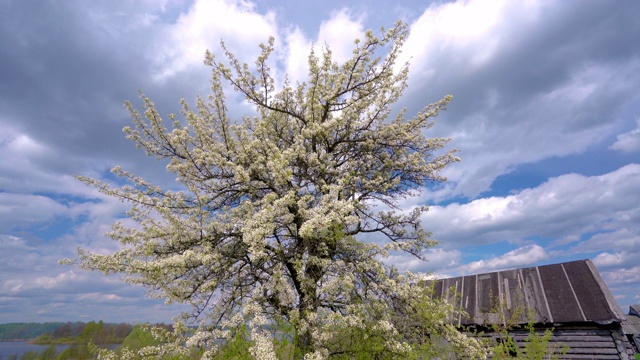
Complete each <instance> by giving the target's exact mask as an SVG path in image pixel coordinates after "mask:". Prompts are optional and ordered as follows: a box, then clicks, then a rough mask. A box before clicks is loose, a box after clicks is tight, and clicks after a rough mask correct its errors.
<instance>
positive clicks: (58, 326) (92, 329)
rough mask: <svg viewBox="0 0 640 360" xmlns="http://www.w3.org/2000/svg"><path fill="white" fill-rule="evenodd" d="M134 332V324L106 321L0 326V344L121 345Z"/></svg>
mask: <svg viewBox="0 0 640 360" xmlns="http://www.w3.org/2000/svg"><path fill="white" fill-rule="evenodd" d="M131 330H133V325H131V324H125V323H121V324H111V323H104V322H102V321H98V322H95V321H91V322H88V323H85V322H73V323H72V322H66V323H63V322H53V323H9V324H0V340H34V342H35V343H37V344H86V343H88V342H89V341H91V342H93V343H94V344H119V343H121V342H122V341H123V340H124V339H125V338H126V337H127V336H128V335H129V334H130V333H131Z"/></svg>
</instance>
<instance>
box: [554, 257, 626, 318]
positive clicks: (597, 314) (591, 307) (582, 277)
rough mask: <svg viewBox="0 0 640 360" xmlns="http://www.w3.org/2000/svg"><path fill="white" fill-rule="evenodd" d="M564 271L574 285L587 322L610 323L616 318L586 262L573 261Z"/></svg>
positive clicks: (565, 266) (565, 265)
mask: <svg viewBox="0 0 640 360" xmlns="http://www.w3.org/2000/svg"><path fill="white" fill-rule="evenodd" d="M564 269H565V271H566V272H567V275H568V277H569V281H571V284H572V285H573V290H574V291H575V293H576V297H577V298H578V301H579V302H580V306H581V307H582V311H583V312H584V314H585V316H586V318H587V320H591V321H610V320H612V319H615V318H616V315H615V314H614V313H613V311H612V310H611V307H610V306H609V302H608V301H607V298H606V297H605V295H604V293H603V291H602V289H601V288H600V284H598V282H597V281H596V279H595V278H594V275H593V273H592V272H591V269H590V268H589V266H588V265H587V263H586V262H584V261H573V262H569V263H565V264H564Z"/></svg>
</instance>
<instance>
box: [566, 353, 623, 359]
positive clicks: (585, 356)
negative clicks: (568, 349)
mask: <svg viewBox="0 0 640 360" xmlns="http://www.w3.org/2000/svg"><path fill="white" fill-rule="evenodd" d="M560 358H561V359H600V360H620V356H619V355H617V354H616V355H604V354H600V355H598V357H597V358H594V357H593V356H592V355H589V354H565V355H562V356H561V357H560Z"/></svg>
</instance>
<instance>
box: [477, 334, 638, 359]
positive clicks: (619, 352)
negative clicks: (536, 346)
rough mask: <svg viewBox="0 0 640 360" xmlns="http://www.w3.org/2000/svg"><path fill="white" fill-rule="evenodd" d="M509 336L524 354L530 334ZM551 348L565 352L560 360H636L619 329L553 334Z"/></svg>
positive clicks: (494, 335) (494, 337) (493, 337)
mask: <svg viewBox="0 0 640 360" xmlns="http://www.w3.org/2000/svg"><path fill="white" fill-rule="evenodd" d="M544 332H545V329H536V330H535V333H536V334H537V335H538V336H540V337H542V336H544ZM508 334H509V336H511V338H512V339H513V340H514V342H515V343H516V345H517V346H518V347H519V348H520V350H521V351H523V350H524V349H525V345H526V343H527V338H528V337H529V331H527V330H511V331H508ZM481 337H483V338H492V339H493V341H494V342H495V343H496V344H497V343H498V341H499V340H498V338H499V337H500V336H499V335H498V334H496V333H492V332H489V333H485V334H483V335H481ZM549 345H550V346H551V347H552V348H553V349H555V350H556V353H557V354H560V353H561V350H563V349H564V350H566V352H565V353H564V355H560V359H602V360H613V359H616V360H633V359H634V355H633V354H634V349H633V348H632V345H631V344H630V343H629V341H628V340H627V339H626V338H625V337H624V335H622V333H621V332H620V331H619V330H617V329H596V328H592V329H589V328H575V329H560V330H553V335H552V336H551V339H550V340H549Z"/></svg>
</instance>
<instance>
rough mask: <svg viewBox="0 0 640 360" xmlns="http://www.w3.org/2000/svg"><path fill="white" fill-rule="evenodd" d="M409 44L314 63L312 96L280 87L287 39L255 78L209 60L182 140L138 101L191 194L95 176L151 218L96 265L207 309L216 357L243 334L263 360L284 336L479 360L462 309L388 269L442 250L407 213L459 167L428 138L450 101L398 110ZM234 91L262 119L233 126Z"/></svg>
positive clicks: (202, 336)
mask: <svg viewBox="0 0 640 360" xmlns="http://www.w3.org/2000/svg"><path fill="white" fill-rule="evenodd" d="M407 33H408V30H407V27H406V25H405V24H402V23H398V24H396V25H395V26H394V27H393V28H391V29H390V30H388V31H384V30H383V32H382V34H381V35H380V37H376V36H374V35H373V33H372V32H367V33H366V36H365V38H364V39H363V40H362V41H356V42H355V46H354V50H353V56H352V57H351V58H350V59H349V60H348V61H346V62H345V63H344V64H341V65H340V64H337V63H336V62H335V61H333V60H332V56H331V51H330V50H329V49H323V50H322V52H321V54H317V53H315V52H311V54H310V55H309V57H308V65H309V73H308V80H307V82H304V83H296V84H291V83H290V82H289V81H288V80H287V79H285V80H284V81H283V82H282V84H279V85H277V84H276V81H274V79H273V77H272V76H271V71H270V68H269V66H268V64H269V62H268V59H269V56H270V54H271V53H272V51H273V50H274V41H273V39H271V40H270V41H269V42H268V43H267V44H263V45H261V49H262V51H261V54H260V56H259V57H258V59H257V61H256V62H255V67H249V66H248V65H247V64H242V63H241V62H240V61H239V60H238V59H236V57H235V56H234V55H233V54H231V53H230V52H228V51H226V50H225V51H226V55H227V57H226V64H225V63H224V62H221V61H219V60H218V59H217V58H215V57H214V56H213V55H211V54H210V53H208V52H207V54H206V58H205V63H206V64H207V65H208V66H210V67H211V69H212V72H213V75H212V81H211V83H212V86H211V90H212V93H211V95H210V96H209V97H208V99H201V98H199V99H198V100H197V103H196V105H195V108H194V109H192V108H191V107H190V106H189V105H188V104H187V103H186V102H185V101H182V115H183V117H184V119H181V120H178V119H177V117H176V116H173V115H171V116H169V118H170V120H171V125H170V127H169V128H168V127H167V126H166V125H165V123H163V121H162V119H161V117H160V115H159V114H158V112H157V111H156V108H155V106H154V104H153V102H152V101H151V100H150V99H148V98H146V97H144V96H143V97H142V99H143V102H144V111H143V113H140V112H138V111H137V110H136V109H135V108H134V107H133V106H132V105H131V104H130V103H127V107H128V109H129V111H130V112H131V116H132V118H133V123H134V126H133V127H127V128H125V129H124V131H125V133H126V135H127V137H128V138H129V139H130V140H132V141H133V142H135V143H136V145H137V146H138V147H140V148H142V149H144V150H145V151H146V153H147V154H148V155H150V156H155V157H157V158H160V159H166V160H167V161H168V166H167V170H168V171H170V172H172V173H174V174H175V175H176V176H177V181H178V183H179V184H180V188H181V189H182V190H181V191H168V190H164V189H162V188H161V187H159V186H156V185H153V184H151V183H149V182H147V181H146V180H145V179H142V178H140V177H137V176H135V175H134V174H131V173H129V172H127V171H125V170H123V169H121V168H120V167H116V168H114V169H113V172H114V173H116V174H117V175H119V176H121V177H123V178H125V179H126V180H128V183H129V185H126V186H122V187H114V186H110V185H109V184H107V183H105V182H103V181H99V180H96V179H91V178H87V177H79V178H80V180H81V181H83V182H85V183H87V184H89V185H91V186H94V187H96V188H98V189H99V190H100V191H101V192H103V193H105V194H107V195H110V196H114V197H116V198H119V199H121V200H123V201H125V202H128V203H130V204H131V210H130V212H129V217H130V219H132V220H134V221H135V222H137V226H134V227H129V226H125V225H123V224H120V223H117V224H115V225H114V226H113V230H112V231H111V232H110V234H109V235H110V236H111V237H112V238H113V239H115V240H117V241H119V242H120V243H121V244H122V245H123V246H122V247H121V249H120V250H119V251H117V252H115V253H112V254H109V255H98V254H93V253H90V252H87V251H83V250H80V251H79V259H78V262H79V264H80V266H81V267H83V268H85V269H90V270H98V271H102V272H105V273H123V274H125V275H126V280H127V281H129V282H131V283H134V284H142V285H144V286H146V287H147V288H148V289H149V291H150V294H151V295H152V296H156V297H161V298H165V299H167V300H168V301H171V302H180V303H188V304H191V305H192V307H193V312H192V313H191V314H188V315H189V316H192V317H194V318H195V319H197V320H198V321H199V323H200V324H201V325H200V328H199V330H198V332H197V333H196V334H195V335H193V336H191V337H190V338H189V340H188V345H190V346H191V345H193V346H199V347H202V348H203V349H207V352H205V353H204V355H205V356H206V355H208V354H209V355H210V354H215V351H216V349H217V345H218V344H219V343H220V341H219V339H221V338H229V337H231V336H233V334H234V329H237V328H238V326H240V325H242V326H247V328H248V329H249V330H250V339H251V343H252V346H251V349H250V351H251V354H252V355H253V356H254V357H256V358H261V359H262V358H264V359H269V358H275V352H274V349H273V341H272V340H273V334H271V333H270V332H269V331H270V329H273V328H274V327H275V326H276V325H277V324H287V325H288V326H292V327H293V328H294V329H295V330H294V339H295V341H294V345H295V347H296V351H297V354H299V355H301V356H303V355H304V356H305V357H306V358H326V357H331V356H338V355H340V356H347V357H348V356H349V351H356V350H349V349H353V346H351V345H349V344H345V341H346V340H345V339H346V338H347V337H345V334H351V335H353V334H360V335H362V334H368V335H366V336H373V337H377V338H379V339H380V342H379V344H380V346H379V349H378V350H376V351H379V354H386V355H385V356H391V357H394V356H396V355H397V356H402V354H408V353H410V352H411V351H412V349H414V350H415V349H416V346H424V345H425V342H426V341H428V340H429V339H433V338H434V335H437V336H440V337H441V338H442V339H444V340H443V341H445V342H447V343H449V344H453V345H454V346H457V347H459V348H460V349H467V350H465V351H467V352H468V354H467V356H475V355H473V353H472V350H468V349H475V348H473V346H470V344H471V345H474V346H475V345H477V344H476V343H474V342H473V340H469V339H465V338H464V336H462V335H460V333H458V332H457V331H454V330H452V329H453V328H452V327H450V326H449V325H447V324H448V323H447V322H446V317H447V316H450V315H451V313H453V312H455V309H452V308H448V307H447V305H446V304H444V303H439V302H437V301H436V300H430V298H429V297H428V296H418V297H416V292H420V293H422V292H424V291H423V290H417V289H416V288H415V286H413V285H415V284H416V283H417V281H418V280H417V276H415V275H411V274H399V273H397V272H396V271H394V269H393V268H391V267H389V266H387V265H385V264H384V262H383V259H384V258H385V257H386V256H388V254H389V252H391V251H404V252H407V253H409V254H412V255H414V256H416V257H418V258H423V255H424V250H425V249H427V248H429V247H431V246H433V245H435V241H434V240H432V239H430V234H429V233H428V232H426V231H425V230H424V229H423V228H422V226H421V223H420V215H421V214H422V213H423V212H424V211H426V207H416V208H414V209H411V210H408V209H400V208H399V201H400V200H402V199H404V198H406V197H411V196H416V195H417V194H418V193H419V191H420V189H421V188H423V187H424V186H425V185H427V184H429V183H431V182H440V181H444V179H443V178H442V177H441V176H439V175H438V172H439V171H440V170H441V169H443V168H444V167H445V166H447V165H448V164H450V163H452V162H455V161H458V159H457V158H456V157H455V156H454V152H455V150H449V151H444V150H442V149H443V147H444V146H445V144H447V142H448V139H443V138H429V137H426V136H425V131H426V130H428V129H429V128H430V127H431V126H432V125H433V120H432V119H433V117H434V116H436V115H437V114H438V112H439V111H441V110H443V109H445V107H446V106H447V104H448V103H449V101H450V100H451V97H450V96H447V97H445V98H444V99H443V100H440V101H437V102H435V103H433V104H430V105H427V106H426V107H425V108H424V109H423V110H422V111H421V112H419V113H418V114H417V115H415V116H414V117H412V118H406V117H405V112H404V111H400V112H399V113H398V114H395V115H392V114H391V105H392V104H394V103H395V102H397V101H398V100H399V99H400V97H401V95H402V93H403V91H404V90H405V88H406V84H407V73H408V67H407V66H406V65H404V66H396V60H397V59H398V56H399V54H400V51H401V47H402V45H403V42H404V41H405V39H406V37H407ZM223 47H224V44H223ZM225 83H226V84H227V85H230V86H231V87H232V88H233V89H234V90H235V91H237V92H239V93H240V94H242V95H243V96H244V97H245V98H246V100H247V101H248V102H249V103H251V104H253V105H255V107H256V111H257V112H256V116H254V117H245V118H243V119H231V118H230V117H229V115H228V111H227V107H226V105H225V94H224V91H223V84H225ZM277 89H279V90H277ZM368 237H372V238H375V239H376V240H375V241H367V239H368ZM412 284H413V285H412ZM416 298H419V299H422V300H421V301H422V304H417V303H416ZM425 302H427V303H429V304H427V305H429V306H432V307H433V308H432V311H430V312H428V314H429V315H428V316H426V315H425V316H423V318H424V321H425V322H424V324H422V323H420V321H422V320H420V321H418V323H416V324H413V325H412V326H407V324H406V321H407V319H409V318H415V316H416V314H419V311H418V310H419V306H424V305H425ZM425 314H426V313H425ZM434 314H436V315H434ZM437 314H440V315H437ZM429 317H431V318H429ZM427 318H429V319H427ZM421 319H422V318H421ZM420 329H424V331H426V333H428V334H427V335H428V336H426V337H425V336H422V335H424V334H426V333H424V332H423V333H422V334H418V333H420V331H421V330H420ZM350 346H351V347H350ZM476 348H477V346H476ZM358 351H360V350H358ZM362 351H365V350H362ZM352 355H353V354H352Z"/></svg>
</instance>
